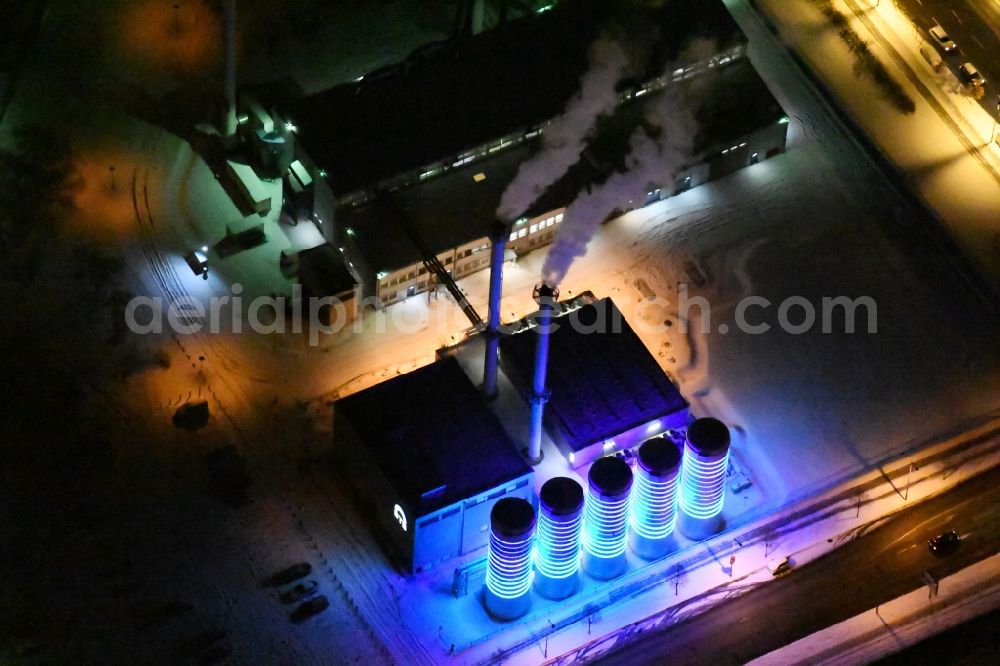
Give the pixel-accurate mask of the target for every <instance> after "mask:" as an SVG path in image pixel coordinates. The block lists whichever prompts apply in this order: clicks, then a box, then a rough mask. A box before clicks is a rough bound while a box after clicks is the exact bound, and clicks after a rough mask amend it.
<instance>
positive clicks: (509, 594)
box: [485, 497, 535, 620]
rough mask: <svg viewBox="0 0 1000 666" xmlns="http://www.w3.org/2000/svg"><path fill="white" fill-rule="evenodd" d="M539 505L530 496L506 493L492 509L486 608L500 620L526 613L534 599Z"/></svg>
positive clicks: (487, 565)
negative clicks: (533, 565)
mask: <svg viewBox="0 0 1000 666" xmlns="http://www.w3.org/2000/svg"><path fill="white" fill-rule="evenodd" d="M534 533H535V509H534V507H532V506H531V503H530V502H528V501H527V500H523V499H521V498H519V497H505V498H504V499H501V500H497V503H496V504H494V505H493V510H492V511H491V512H490V551H489V557H488V558H487V564H486V591H485V600H486V610H488V611H489V612H490V615H492V616H493V617H495V618H497V619H499V620H513V619H514V618H518V617H520V616H522V615H524V613H525V611H527V610H528V605H529V604H530V603H531V597H530V595H529V592H530V590H531V552H532V536H533V535H534Z"/></svg>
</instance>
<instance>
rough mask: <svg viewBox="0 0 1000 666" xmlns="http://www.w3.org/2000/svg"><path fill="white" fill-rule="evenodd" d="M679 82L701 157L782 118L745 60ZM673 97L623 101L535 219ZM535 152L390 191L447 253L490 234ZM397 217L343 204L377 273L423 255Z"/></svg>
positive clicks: (616, 160)
mask: <svg viewBox="0 0 1000 666" xmlns="http://www.w3.org/2000/svg"><path fill="white" fill-rule="evenodd" d="M706 84H707V85H706ZM673 86H675V87H677V88H679V89H681V90H687V89H691V88H696V89H697V90H696V93H695V94H696V97H695V95H692V97H695V99H696V102H695V103H696V110H695V116H696V118H697V119H698V120H699V122H700V123H701V130H700V131H699V134H698V136H697V137H696V138H695V152H696V154H700V153H705V152H710V151H712V150H716V149H721V148H722V147H728V146H729V145H730V144H731V143H732V142H733V141H734V140H737V139H739V138H741V137H745V136H746V135H747V134H749V133H751V132H753V131H755V130H757V129H759V128H761V127H764V126H766V125H768V124H770V123H774V122H777V121H778V119H780V118H781V117H782V116H783V115H784V112H783V111H782V110H781V107H780V106H779V105H778V103H777V102H776V101H775V100H774V97H772V96H771V93H770V91H769V90H768V89H767V86H766V85H765V84H764V82H763V81H762V80H761V79H760V77H759V76H758V75H757V73H756V72H755V71H754V69H753V66H752V65H751V64H750V62H749V61H748V60H747V59H746V58H741V59H738V60H737V61H735V62H733V63H731V64H729V65H726V66H723V67H716V68H713V69H711V70H708V71H706V72H704V73H702V74H700V75H699V76H698V77H697V78H695V79H690V80H688V81H683V82H680V83H676V84H673ZM667 94H671V88H667V90H666V91H664V92H660V93H656V94H653V95H647V96H644V97H641V98H639V99H638V100H636V101H634V102H630V103H627V104H624V105H622V106H620V107H619V108H618V110H617V111H616V113H615V114H614V115H613V116H610V117H608V118H606V119H605V120H604V121H603V122H601V123H600V127H599V132H598V134H597V136H596V137H595V138H594V139H593V140H592V141H591V144H590V148H589V149H588V157H587V158H586V159H583V158H582V159H580V160H579V161H578V162H577V164H576V165H574V166H573V167H572V168H570V169H569V171H568V172H567V173H566V174H565V175H564V176H562V177H561V178H560V179H559V180H557V181H556V182H555V183H554V184H553V185H552V186H550V187H549V189H548V190H547V191H546V192H545V194H544V195H542V197H540V198H539V200H538V201H537V202H536V203H535V204H534V205H533V206H532V207H531V208H530V209H528V211H526V215H527V216H528V217H534V216H537V215H541V214H542V213H546V212H548V211H550V210H555V209H556V208H560V207H562V206H566V205H568V204H569V203H570V202H571V201H573V199H575V198H576V196H577V194H578V193H579V192H581V191H582V190H583V189H585V188H586V187H587V186H589V185H592V184H594V183H596V182H600V181H601V180H603V179H604V178H606V177H607V175H608V174H609V173H610V171H612V170H614V169H616V168H618V167H619V165H621V164H622V163H623V162H624V158H625V154H626V153H627V152H628V147H629V145H630V144H629V137H630V136H631V134H632V132H633V131H634V130H635V129H636V127H637V126H638V125H639V123H641V122H642V121H643V118H644V116H645V114H646V112H647V111H648V110H649V108H650V105H652V104H655V103H656V101H657V99H658V98H659V96H660V95H667ZM534 150H535V145H534V143H532V142H526V143H522V144H521V145H519V146H516V147H513V148H508V149H507V150H504V151H501V152H498V153H497V154H496V155H494V156H492V157H489V158H487V159H484V160H481V161H477V162H473V163H472V164H470V165H468V166H464V167H461V168H457V169H454V170H452V171H450V172H448V173H446V174H444V175H441V176H438V177H436V178H432V179H430V180H427V181H425V182H422V183H420V184H419V185H418V186H415V187H410V188H407V189H403V190H400V191H397V192H393V193H391V194H386V195H385V196H391V197H392V198H393V201H394V203H395V204H396V205H397V206H398V209H399V210H401V211H402V212H403V213H404V214H405V215H406V216H407V218H408V219H409V221H410V224H411V226H413V228H414V229H415V230H416V231H417V233H419V234H420V235H421V237H422V238H423V239H424V240H425V241H426V242H427V244H428V245H429V246H430V247H431V249H432V250H434V251H435V252H443V251H445V250H448V249H450V248H453V247H456V246H458V245H461V244H462V243H465V242H468V241H471V240H474V239H476V238H479V237H482V236H486V235H487V234H488V232H489V230H490V227H491V225H492V224H494V223H495V222H494V218H495V211H496V208H497V206H498V205H499V203H500V197H501V195H502V193H503V191H504V189H506V187H507V185H508V184H509V183H510V181H511V180H513V178H514V176H515V175H517V170H518V167H519V166H520V164H521V163H522V162H524V161H525V160H526V159H527V158H528V157H530V156H531V154H532V152H533V151H534ZM476 176H480V177H479V178H478V179H477V178H475V177H476ZM664 185H668V184H667V183H664ZM396 214H397V213H396V212H393V211H392V210H391V208H390V207H389V206H386V205H384V204H383V203H381V202H380V201H379V200H373V201H371V202H369V203H367V204H364V205H361V206H357V207H353V206H344V207H342V208H341V210H340V211H339V213H338V221H339V223H340V224H342V225H343V226H344V227H350V228H351V229H352V230H354V232H355V233H356V242H358V244H359V246H360V249H361V251H362V253H363V254H364V255H365V256H366V257H368V258H369V260H370V261H371V262H372V263H373V264H374V265H373V266H372V268H373V269H374V270H376V271H378V270H386V271H392V270H395V269H397V268H402V267H404V266H408V265H410V264H413V263H415V262H417V261H420V260H421V258H422V257H421V256H420V253H419V252H418V251H417V248H416V247H415V246H414V245H413V244H412V243H411V242H410V240H409V239H408V238H407V236H406V234H404V233H402V231H401V230H400V229H399V228H398V225H397V223H396Z"/></svg>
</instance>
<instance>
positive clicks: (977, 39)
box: [972, 37, 986, 49]
mask: <svg viewBox="0 0 1000 666" xmlns="http://www.w3.org/2000/svg"><path fill="white" fill-rule="evenodd" d="M972 41H974V42H975V43H976V44H979V48H981V49H985V48H986V47H985V46H983V43H982V42H981V41H979V38H978V37H973V38H972Z"/></svg>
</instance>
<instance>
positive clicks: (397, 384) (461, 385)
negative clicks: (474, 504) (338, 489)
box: [334, 357, 531, 515]
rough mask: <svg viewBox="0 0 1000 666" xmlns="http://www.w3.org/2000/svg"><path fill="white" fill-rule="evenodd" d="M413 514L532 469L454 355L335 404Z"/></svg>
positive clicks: (438, 507) (487, 487)
mask: <svg viewBox="0 0 1000 666" xmlns="http://www.w3.org/2000/svg"><path fill="white" fill-rule="evenodd" d="M334 409H335V411H336V413H337V417H338V418H339V417H340V416H341V415H342V416H343V417H345V418H346V419H347V420H348V421H349V422H350V423H351V425H352V426H353V427H354V429H355V431H356V432H357V433H358V435H359V436H360V438H361V439H362V441H364V443H365V445H366V446H367V447H368V454H369V456H370V457H371V459H372V460H373V461H374V462H375V464H376V465H377V466H378V467H379V468H380V469H381V470H382V473H383V474H384V475H385V477H386V479H387V480H388V482H389V483H390V484H391V485H392V486H393V488H394V489H395V490H396V491H397V492H398V493H399V494H400V496H401V498H402V499H403V501H405V502H407V503H408V504H409V506H410V507H411V510H412V511H414V512H415V514H416V515H425V514H427V513H429V512H432V511H435V510H437V509H440V508H442V507H445V506H448V505H450V504H453V503H454V502H456V501H459V500H462V499H465V498H467V497H470V496H473V495H475V494H477V493H480V492H482V491H484V490H489V489H490V488H494V487H496V486H498V485H501V484H503V483H506V482H508V481H511V480H512V479H516V478H518V477H520V476H523V475H525V474H528V473H530V472H531V468H530V467H529V466H528V465H527V464H526V463H525V462H524V460H523V459H522V458H521V456H520V455H519V454H518V453H517V449H516V447H515V446H514V443H513V442H512V441H511V440H510V439H509V438H508V437H507V434H506V433H505V432H504V430H503V427H502V426H501V425H500V422H499V421H498V420H497V418H496V417H495V416H494V415H493V414H492V413H491V412H490V410H489V408H488V407H487V405H486V403H485V402H484V401H483V399H482V397H481V395H480V393H479V391H478V390H477V389H476V387H475V386H473V384H472V382H471V381H469V379H468V377H467V376H466V374H465V372H463V371H462V369H461V368H460V367H459V365H458V361H457V360H455V359H454V358H453V357H449V358H445V359H444V360H441V361H438V362H436V363H432V364H430V365H427V366H424V367H423V368H420V369H418V370H414V371H413V372H411V373H408V374H405V375H400V376H399V377H395V378H393V379H390V380H389V381H386V382H383V383H381V384H378V385H376V386H373V387H372V388H369V389H367V390H365V391H361V392H360V393H356V394H354V395H352V396H349V397H347V398H343V399H342V400H339V401H338V402H337V403H336V406H335V408H334Z"/></svg>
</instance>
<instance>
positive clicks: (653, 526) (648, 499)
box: [629, 437, 681, 560]
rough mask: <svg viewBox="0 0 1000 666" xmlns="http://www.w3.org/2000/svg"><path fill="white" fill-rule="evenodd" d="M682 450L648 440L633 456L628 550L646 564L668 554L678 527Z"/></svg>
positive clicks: (660, 439)
mask: <svg viewBox="0 0 1000 666" xmlns="http://www.w3.org/2000/svg"><path fill="white" fill-rule="evenodd" d="M680 471H681V448H680V447H679V446H678V445H677V444H675V443H674V442H672V441H670V440H669V439H666V438H665V437H654V438H652V439H647V440H646V441H645V442H643V444H642V446H640V447H639V451H638V454H637V456H636V467H635V488H634V489H633V490H632V509H631V526H630V531H629V547H630V548H631V549H632V552H633V553H635V554H636V555H638V556H639V557H642V558H643V559H647V560H655V559H657V558H660V557H663V556H664V555H666V554H667V552H668V551H669V550H670V548H671V545H672V540H671V539H670V535H671V534H673V532H674V525H675V524H676V523H677V489H678V485H679V482H680Z"/></svg>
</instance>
